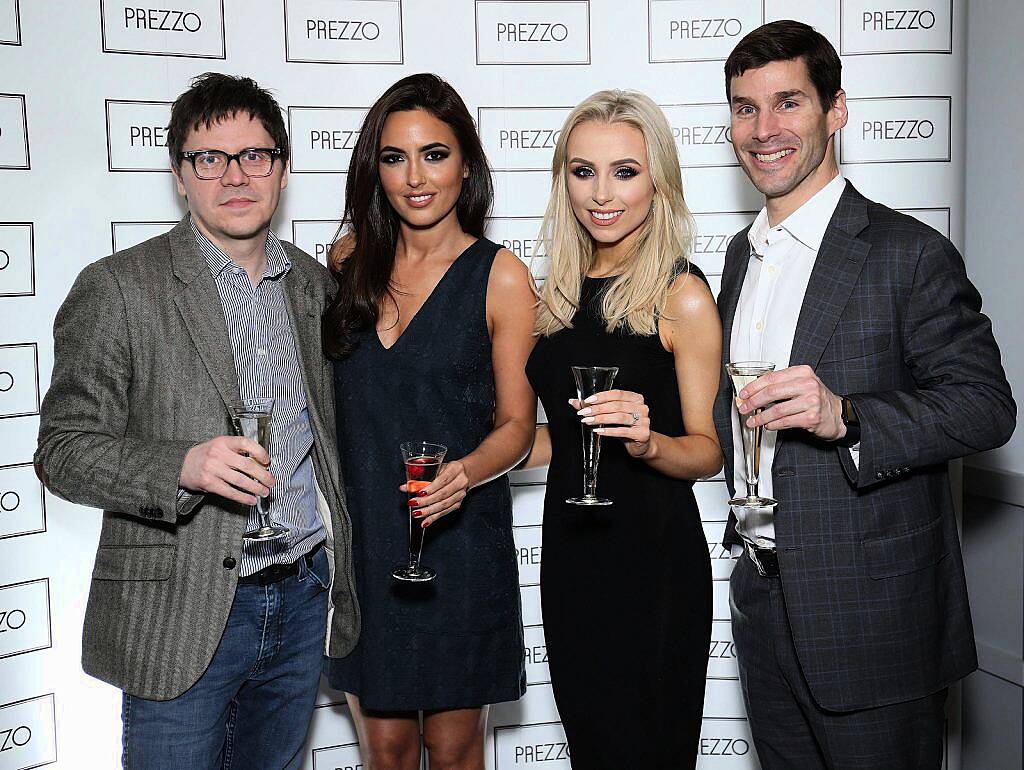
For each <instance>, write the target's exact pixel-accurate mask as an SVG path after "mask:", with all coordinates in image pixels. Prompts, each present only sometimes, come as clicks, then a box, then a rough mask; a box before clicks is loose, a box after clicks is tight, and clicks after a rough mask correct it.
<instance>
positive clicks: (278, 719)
mask: <svg viewBox="0 0 1024 770" xmlns="http://www.w3.org/2000/svg"><path fill="white" fill-rule="evenodd" d="M312 562H313V563H312V566H311V567H307V565H306V560H305V559H304V558H303V559H300V560H299V573H298V575H293V576H292V577H288V578H285V579H284V580H281V581H279V582H277V583H273V584H271V585H268V586H260V585H239V586H238V588H237V589H236V592H235V600H234V604H232V606H231V614H230V615H229V616H228V622H227V626H226V627H225V629H224V636H223V637H222V638H221V640H220V645H219V646H218V648H217V652H216V653H215V654H214V656H213V660H212V661H211V663H210V667H209V668H208V669H206V672H205V673H204V674H203V676H202V677H201V678H200V679H199V681H198V682H196V683H195V684H194V685H193V686H192V687H191V688H189V689H188V690H187V691H186V692H185V693H183V694H182V695H180V696H178V697H177V698H174V699H172V700H169V701H153V700H146V699H143V698H137V697H134V696H131V695H128V694H125V695H124V700H123V703H122V707H121V720H122V723H123V725H124V734H123V743H124V755H123V757H122V765H123V767H125V768H126V769H127V770H165V769H166V770H185V769H186V768H187V769H188V770H227V769H228V768H231V767H235V768H239V769H240V770H260V768H267V770H280V769H281V768H298V767H300V766H301V765H302V760H303V755H302V748H303V744H304V743H305V739H306V732H307V730H308V729H309V721H310V719H311V717H312V715H313V704H314V701H315V700H316V692H317V686H318V684H319V681H320V667H321V661H322V659H323V654H324V633H325V630H326V625H327V587H328V583H329V581H330V576H329V570H328V566H327V556H326V554H324V552H323V549H320V550H319V551H318V552H317V554H316V556H315V557H313V560H312Z"/></svg>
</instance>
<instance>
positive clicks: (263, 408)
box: [231, 398, 290, 543]
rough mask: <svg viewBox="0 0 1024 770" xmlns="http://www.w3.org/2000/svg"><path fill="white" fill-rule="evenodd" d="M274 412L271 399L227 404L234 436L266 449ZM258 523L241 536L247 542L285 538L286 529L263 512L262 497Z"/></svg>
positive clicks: (265, 509)
mask: <svg viewBox="0 0 1024 770" xmlns="http://www.w3.org/2000/svg"><path fill="white" fill-rule="evenodd" d="M273 411H274V399H272V398H247V399H245V401H244V402H242V403H240V404H232V405H231V424H232V425H233V426H234V428H235V435H236V436H245V438H247V439H250V440H251V441H255V442H256V443H257V444H259V445H260V446H261V447H263V448H264V449H265V450H267V453H268V454H269V452H270V420H271V416H272V414H273ZM253 507H254V508H255V509H256V514H257V518H258V520H259V521H258V526H256V527H254V528H253V529H250V530H249V531H247V532H246V533H245V534H244V535H242V537H243V538H244V539H245V540H247V541H249V542H258V543H262V542H267V541H270V540H280V539H281V538H284V537H287V536H288V533H289V531H290V530H289V529H288V528H287V527H285V526H282V525H280V524H275V523H274V522H273V521H272V520H271V518H270V514H269V513H267V502H266V499H265V498H263V497H257V498H256V505H255V506H253Z"/></svg>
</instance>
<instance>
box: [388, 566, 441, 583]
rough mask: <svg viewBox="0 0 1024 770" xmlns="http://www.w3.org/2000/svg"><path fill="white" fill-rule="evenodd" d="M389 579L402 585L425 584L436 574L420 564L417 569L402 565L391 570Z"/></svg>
mask: <svg viewBox="0 0 1024 770" xmlns="http://www.w3.org/2000/svg"><path fill="white" fill-rule="evenodd" d="M391 577H393V578H394V579H395V580H401V581H402V582H403V583H427V582H429V581H431V580H433V579H434V578H436V577H437V573H436V572H434V570H432V569H430V567H424V566H423V565H422V564H421V565H419V566H417V567H413V566H410V565H408V564H402V565H400V566H398V567H395V568H394V570H392V572H391Z"/></svg>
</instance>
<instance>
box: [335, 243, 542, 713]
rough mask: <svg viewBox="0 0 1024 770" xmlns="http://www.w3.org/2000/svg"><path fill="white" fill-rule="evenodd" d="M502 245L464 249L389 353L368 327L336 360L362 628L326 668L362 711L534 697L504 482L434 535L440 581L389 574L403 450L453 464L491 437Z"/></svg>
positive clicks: (477, 495) (483, 491)
mask: <svg viewBox="0 0 1024 770" xmlns="http://www.w3.org/2000/svg"><path fill="white" fill-rule="evenodd" d="M499 248H500V247H499V246H497V245H496V244H494V243H492V242H490V241H488V240H486V239H481V240H478V241H476V242H475V243H474V244H473V245H471V246H469V248H467V249H466V250H465V251H464V252H462V254H460V255H459V257H458V258H457V259H456V260H455V262H453V263H452V265H451V266H450V267H449V268H448V271H447V272H446V273H445V275H444V276H443V277H442V278H441V280H440V282H439V283H438V284H437V286H436V287H435V288H434V291H433V293H431V295H430V296H429V297H428V298H427V300H426V302H425V303H424V304H423V306H422V307H421V308H420V310H419V311H418V312H417V313H416V315H415V317H414V318H413V319H412V322H411V323H410V324H409V326H408V327H407V328H406V329H405V331H404V332H403V334H402V336H401V337H399V338H398V341H397V342H395V343H394V345H392V347H390V348H385V347H384V346H383V345H382V344H381V342H380V338H379V337H378V336H377V331H376V329H372V328H371V329H367V330H365V331H362V332H360V333H359V335H358V341H359V346H358V348H357V349H356V350H355V352H354V353H353V354H352V355H351V356H349V357H348V358H346V359H344V360H341V361H337V362H335V364H334V380H335V388H336V390H335V392H336V399H337V420H338V423H337V428H338V448H339V451H340V454H341V464H342V470H343V473H344V478H345V488H346V492H347V496H348V507H349V513H350V515H351V516H352V524H353V548H352V552H353V559H354V562H355V563H354V567H355V575H356V585H357V590H358V595H359V602H360V607H361V609H362V617H363V625H362V632H361V635H360V638H359V643H358V644H357V645H356V648H355V650H353V652H352V653H351V654H350V655H348V656H347V657H345V658H340V659H336V658H332V659H329V661H328V663H327V674H328V678H329V680H330V683H331V686H332V687H335V688H337V689H340V690H344V691H346V692H350V693H353V694H355V695H358V696H359V698H360V703H361V705H362V707H363V708H364V709H369V710H379V711H409V710H416V709H425V710H443V709H455V708H473V707H478V706H483V705H485V704H488V703H498V702H501V701H508V700H515V699H517V698H519V697H520V696H521V695H522V694H523V693H524V692H525V691H526V674H525V668H524V647H523V628H522V619H521V612H520V601H519V577H518V570H517V562H516V550H515V545H514V541H513V539H512V496H511V491H510V489H509V483H508V478H507V476H502V477H500V478H498V479H495V480H493V481H491V482H488V483H487V484H483V485H481V486H479V487H477V488H475V489H473V490H471V491H470V492H469V494H468V495H467V496H466V499H465V500H464V501H463V503H462V507H461V508H460V509H459V510H457V511H455V512H454V513H451V514H449V515H447V516H444V517H442V518H440V519H438V520H437V521H435V522H434V523H433V524H431V525H430V526H429V527H428V528H427V531H426V539H425V542H424V546H423V558H422V563H423V564H424V565H426V566H429V567H432V568H433V569H435V570H436V571H437V577H436V578H435V579H434V580H433V581H432V582H430V583H420V584H408V583H399V582H397V581H395V580H393V579H392V577H391V570H392V569H393V568H394V567H395V566H396V565H398V564H402V563H405V562H406V561H407V560H408V538H409V535H408V507H407V504H406V501H407V495H406V493H404V492H401V491H399V489H398V486H399V484H402V483H403V482H404V481H405V471H404V468H403V465H402V457H401V453H400V451H399V444H400V443H401V442H403V441H431V442H435V443H438V444H444V445H445V446H447V447H448V454H447V457H446V460H457V459H459V458H462V457H465V456H466V455H468V454H469V453H470V452H472V451H473V450H474V449H476V448H477V446H479V445H480V443H481V442H482V441H483V440H484V438H485V437H486V436H487V435H488V434H489V433H490V432H491V431H492V430H493V429H494V407H495V389H494V371H493V368H492V366H491V340H490V335H489V333H488V329H487V318H486V300H487V283H488V279H489V277H490V272H491V265H492V264H493V262H494V257H495V254H497V252H498V249H499Z"/></svg>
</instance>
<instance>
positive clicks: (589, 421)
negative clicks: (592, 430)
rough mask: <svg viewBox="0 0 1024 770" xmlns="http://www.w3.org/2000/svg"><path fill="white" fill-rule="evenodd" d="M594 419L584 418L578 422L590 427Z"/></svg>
mask: <svg viewBox="0 0 1024 770" xmlns="http://www.w3.org/2000/svg"><path fill="white" fill-rule="evenodd" d="M595 419H596V418H594V417H584V418H583V419H582V420H580V422H582V423H585V424H587V425H590V423H592V422H593V421H594V420H595Z"/></svg>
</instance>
